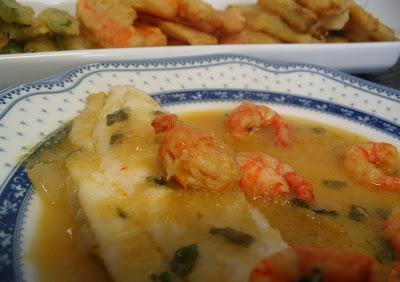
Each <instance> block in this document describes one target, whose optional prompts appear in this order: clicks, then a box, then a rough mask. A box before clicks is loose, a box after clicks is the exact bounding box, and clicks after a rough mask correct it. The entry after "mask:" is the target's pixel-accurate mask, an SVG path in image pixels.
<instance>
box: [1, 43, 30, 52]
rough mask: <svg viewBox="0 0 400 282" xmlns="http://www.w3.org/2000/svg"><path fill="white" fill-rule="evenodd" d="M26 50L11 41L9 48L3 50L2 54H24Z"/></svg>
mask: <svg viewBox="0 0 400 282" xmlns="http://www.w3.org/2000/svg"><path fill="white" fill-rule="evenodd" d="M22 52H24V50H23V49H22V47H21V46H20V45H19V44H18V43H17V42H15V41H9V42H8V44H7V46H5V47H3V48H1V50H0V54H18V53H22Z"/></svg>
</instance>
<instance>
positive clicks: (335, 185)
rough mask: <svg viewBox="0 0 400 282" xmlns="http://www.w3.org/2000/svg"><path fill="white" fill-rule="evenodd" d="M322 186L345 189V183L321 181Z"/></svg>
mask: <svg viewBox="0 0 400 282" xmlns="http://www.w3.org/2000/svg"><path fill="white" fill-rule="evenodd" d="M322 184H324V185H325V186H326V187H328V188H330V189H342V188H345V187H347V183H346V182H345V181H338V180H326V179H323V180H322Z"/></svg>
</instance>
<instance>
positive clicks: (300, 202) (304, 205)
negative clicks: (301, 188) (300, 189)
mask: <svg viewBox="0 0 400 282" xmlns="http://www.w3.org/2000/svg"><path fill="white" fill-rule="evenodd" d="M290 203H291V204H292V205H294V206H298V207H301V208H305V209H308V208H310V206H309V205H308V204H307V203H306V202H305V201H303V200H300V199H292V200H290Z"/></svg>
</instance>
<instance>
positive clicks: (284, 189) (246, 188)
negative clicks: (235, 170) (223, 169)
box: [236, 152, 314, 202]
mask: <svg viewBox="0 0 400 282" xmlns="http://www.w3.org/2000/svg"><path fill="white" fill-rule="evenodd" d="M236 160H237V162H238V163H239V166H240V174H241V178H240V183H239V185H240V188H241V190H242V191H243V192H244V193H245V194H246V196H247V197H248V198H253V199H256V198H260V197H267V198H274V197H276V196H277V195H279V194H281V195H285V194H289V193H292V194H293V195H294V196H295V197H296V198H298V199H301V200H302V201H305V202H311V201H312V200H313V199H314V192H313V187H312V185H311V183H310V182H308V181H307V180H306V179H305V178H304V177H303V176H301V175H300V174H298V173H297V172H295V170H294V169H293V168H292V167H291V166H289V165H288V164H285V163H282V162H280V161H279V160H278V159H276V158H274V157H272V156H270V155H267V154H265V153H261V152H256V153H247V152H242V153H239V154H237V157H236Z"/></svg>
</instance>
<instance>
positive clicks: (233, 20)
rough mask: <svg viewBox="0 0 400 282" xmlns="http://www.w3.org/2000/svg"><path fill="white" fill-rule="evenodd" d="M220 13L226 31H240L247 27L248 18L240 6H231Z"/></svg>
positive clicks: (223, 28)
mask: <svg viewBox="0 0 400 282" xmlns="http://www.w3.org/2000/svg"><path fill="white" fill-rule="evenodd" d="M220 15H221V23H222V30H223V31H224V32H226V33H233V32H240V31H242V30H243V29H244V28H245V25H246V19H245V18H244V16H243V15H242V12H241V11H240V9H239V8H238V7H235V6H230V7H228V8H227V9H226V10H225V11H224V12H220Z"/></svg>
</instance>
